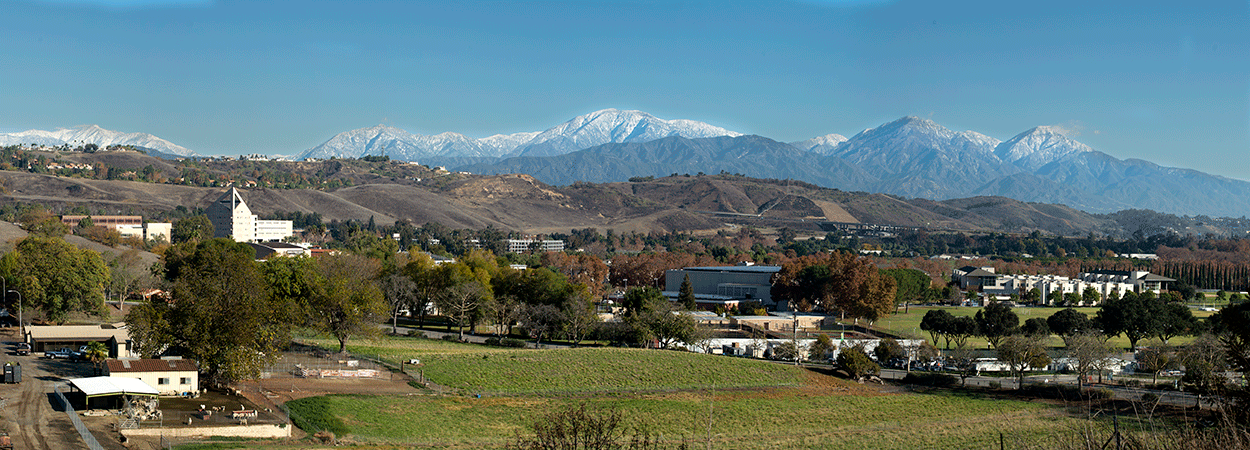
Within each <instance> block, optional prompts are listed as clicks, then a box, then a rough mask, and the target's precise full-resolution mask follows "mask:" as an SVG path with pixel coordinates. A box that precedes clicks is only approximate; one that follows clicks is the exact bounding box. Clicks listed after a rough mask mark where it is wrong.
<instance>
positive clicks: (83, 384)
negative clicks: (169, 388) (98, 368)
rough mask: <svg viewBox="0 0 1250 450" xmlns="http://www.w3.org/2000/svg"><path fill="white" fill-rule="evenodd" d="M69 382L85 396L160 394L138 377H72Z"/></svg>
mask: <svg viewBox="0 0 1250 450" xmlns="http://www.w3.org/2000/svg"><path fill="white" fill-rule="evenodd" d="M69 383H70V384H72V385H74V387H76V388H78V390H80V391H82V393H83V394H86V395H87V398H91V397H99V396H102V395H121V394H126V395H160V394H161V393H160V391H157V390H156V388H154V387H152V386H148V384H147V383H145V382H143V380H140V379H138V378H114V377H91V378H72V379H70V380H69Z"/></svg>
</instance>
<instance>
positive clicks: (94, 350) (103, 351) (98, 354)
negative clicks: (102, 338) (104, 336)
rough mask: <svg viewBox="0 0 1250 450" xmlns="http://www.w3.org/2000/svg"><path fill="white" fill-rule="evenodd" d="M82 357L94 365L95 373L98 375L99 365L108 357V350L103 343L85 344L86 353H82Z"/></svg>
mask: <svg viewBox="0 0 1250 450" xmlns="http://www.w3.org/2000/svg"><path fill="white" fill-rule="evenodd" d="M84 356H86V357H87V360H89V361H91V363H92V364H94V365H95V369H96V373H99V372H100V363H102V362H104V360H105V359H108V357H109V348H108V346H106V345H104V343H103V342H99V341H95V342H90V343H88V344H87V351H86V352H84Z"/></svg>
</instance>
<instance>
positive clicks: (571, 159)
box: [0, 109, 1250, 217]
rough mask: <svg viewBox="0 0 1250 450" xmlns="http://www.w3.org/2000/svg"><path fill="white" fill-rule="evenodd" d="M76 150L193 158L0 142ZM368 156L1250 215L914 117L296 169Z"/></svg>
mask: <svg viewBox="0 0 1250 450" xmlns="http://www.w3.org/2000/svg"><path fill="white" fill-rule="evenodd" d="M75 142H79V143H86V142H95V143H97V144H99V145H111V144H122V145H135V146H138V147H143V148H148V149H154V150H157V151H159V152H164V153H171V154H176V155H194V152H191V151H190V150H187V149H185V148H183V147H180V146H177V145H174V144H172V143H169V142H168V141H165V140H163V139H160V138H157V137H155V136H152V135H148V134H142V133H118V132H113V131H108V130H104V129H101V128H99V127H97V126H83V127H75V128H70V129H60V130H57V131H55V132H46V131H37V130H32V131H27V132H23V133H10V134H0V145H8V144H16V143H39V144H45V145H60V144H63V143H70V144H72V143H75ZM365 155H386V156H389V157H390V158H392V159H396V160H403V161H411V162H420V163H423V164H426V165H429V166H444V167H447V168H448V169H452V170H458V171H468V172H472V173H479V174H508V173H518V174H528V175H532V176H534V177H536V178H537V179H539V180H541V181H543V182H545V183H548V184H552V185H569V184H572V183H574V182H577V181H587V182H598V183H605V182H620V181H626V180H628V179H630V178H635V177H647V176H652V177H663V176H668V175H671V174H675V173H677V174H681V173H692V174H693V173H698V172H703V173H709V174H715V173H734V174H743V175H747V176H750V177H756V178H777V179H795V180H800V181H805V182H809V183H813V184H816V185H820V186H824V187H831V188H837V189H842V190H848V191H866V192H875V193H885V194H891V195H895V196H900V197H905V198H924V199H934V200H947V199H954V198H965V197H975V196H1003V197H1008V198H1013V199H1017V200H1021V201H1027V202H1038V203H1059V204H1064V205H1069V206H1071V207H1074V208H1078V209H1080V210H1083V211H1088V212H1094V213H1106V212H1113V211H1120V210H1125V209H1133V208H1142V209H1151V210H1155V211H1161V212H1167V213H1173V214H1187V215H1210V216H1229V217H1236V216H1244V215H1248V214H1250V182H1245V181H1241V180H1235V179H1231V178H1226V177H1221V176H1216V175H1210V174H1206V173H1203V172H1199V171H1195V170H1189V169H1178V168H1170V167H1163V166H1159V165H1157V164H1154V163H1151V162H1149V161H1144V160H1139V159H1126V160H1121V159H1118V158H1115V157H1113V156H1111V155H1108V154H1106V153H1102V152H1099V151H1097V150H1095V149H1093V148H1090V147H1089V146H1087V145H1085V144H1082V143H1080V142H1078V141H1076V140H1075V139H1072V138H1071V137H1069V136H1066V135H1064V133H1063V130H1061V129H1059V128H1056V127H1046V126H1039V127H1035V128H1032V129H1030V130H1027V131H1025V132H1022V133H1020V134H1018V135H1016V136H1014V137H1011V138H1010V139H1007V140H1005V141H1001V140H999V139H997V138H994V137H991V136H987V135H985V134H981V133H978V132H975V131H953V130H950V129H947V128H946V127H943V126H941V125H939V124H937V123H935V122H933V121H931V120H927V119H921V118H917V117H904V118H901V119H898V120H895V121H892V122H890V123H886V124H883V125H881V126H878V127H875V128H870V129H867V130H864V131H862V132H860V133H858V134H855V135H854V136H851V137H850V138H847V137H845V136H842V135H838V134H828V135H824V136H818V137H814V138H812V139H808V140H805V141H799V142H790V143H783V142H778V141H774V140H772V139H768V138H766V137H761V136H747V135H743V134H741V133H738V132H734V131H731V130H727V129H724V128H720V127H716V126H713V125H709V124H706V123H703V122H697V121H692V120H666V119H660V118H658V117H655V116H653V115H651V114H648V113H645V112H641V111H626V110H617V109H605V110H600V111H595V112H593V113H590V114H586V115H582V116H578V117H575V118H573V119H571V120H569V121H567V122H565V123H562V124H559V125H557V126H554V127H551V128H549V129H547V130H544V131H535V132H522V133H514V134H506V135H505V134H500V135H494V136H489V137H485V138H471V137H467V136H465V135H462V134H458V133H452V132H446V133H441V134H436V135H420V134H413V133H409V132H407V131H404V130H401V129H398V128H394V127H389V126H384V125H378V126H374V127H368V128H361V129H357V130H352V131H346V132H342V133H338V134H336V135H335V136H333V137H332V138H330V139H329V140H327V141H326V142H324V143H322V144H321V145H318V146H316V147H313V148H310V149H308V150H306V151H304V152H302V153H300V154H299V155H298V156H296V157H295V159H300V160H309V159H329V158H359V157H361V156H365Z"/></svg>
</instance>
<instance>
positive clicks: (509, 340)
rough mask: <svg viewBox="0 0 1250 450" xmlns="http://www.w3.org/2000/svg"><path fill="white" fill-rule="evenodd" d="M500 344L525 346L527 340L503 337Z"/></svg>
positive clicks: (516, 346) (513, 346) (514, 346)
mask: <svg viewBox="0 0 1250 450" xmlns="http://www.w3.org/2000/svg"><path fill="white" fill-rule="evenodd" d="M499 345H501V346H504V347H512V348H525V341H522V340H520V339H513V338H503V339H500V340H499Z"/></svg>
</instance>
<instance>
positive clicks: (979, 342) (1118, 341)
mask: <svg viewBox="0 0 1250 450" xmlns="http://www.w3.org/2000/svg"><path fill="white" fill-rule="evenodd" d="M931 309H944V310H946V312H948V313H950V314H951V315H953V316H956V317H959V316H974V315H976V313H977V311H980V310H981V308H972V307H960V306H933V307H930V306H912V307H911V309H910V311H908V312H907V313H902V312H899V313H898V314H893V315H890V316H886V317H885V318H883V319H881V320H879V321H877V324H876V325H877V326H878V327H880V328H882V329H885V330H887V331H889V332H891V333H894V334H897V335H901V336H913V337H915V338H917V339H922V338H923V339H925V340H927V341H929V342H930V343H932V344H933V345H935V346H937V347H938V348H946V340H945V339H939V341H938V342H933V339H931V337H930V336H929V333H928V332H926V331H924V330H921V329H920V321H921V320H922V319H924V315H925V313H926V312H928V311H929V310H931ZM1062 309H1065V308H1054V307H1043V308H1038V307H1017V308H1012V309H1011V310H1012V312H1015V313H1016V316H1018V317H1019V318H1020V324H1021V325H1023V324H1024V321H1026V320H1029V319H1032V318H1035V317H1039V318H1042V319H1045V318H1047V317H1050V316H1051V315H1052V314H1054V313H1056V312H1059V310H1062ZM1076 310H1077V311H1080V312H1082V313H1085V315H1087V316H1089V317H1090V318H1091V319H1092V318H1094V315H1095V314H1098V308H1076ZM1193 313H1194V317H1199V318H1202V317H1207V316H1210V315H1211V313H1210V312H1207V311H1193ZM1192 340H1193V338H1192V337H1189V336H1179V337H1175V338H1172V339H1171V340H1170V341H1169V342H1170V343H1172V344H1186V343H1189V342H1190V341H1192ZM1109 342H1111V343H1112V344H1113V345H1116V346H1119V347H1122V348H1126V349H1127V348H1128V338H1126V337H1124V336H1116V337H1113V338H1111V340H1110V341H1109ZM1047 343H1048V344H1049V345H1050V346H1052V347H1063V339H1061V338H1059V337H1058V336H1051V337H1050V340H1049V341H1047ZM951 345H954V344H951ZM968 345H970V346H972V347H974V348H986V347H987V346H988V345H989V344H988V343H987V342H986V341H985V339H984V338H979V337H972V338H969V339H968Z"/></svg>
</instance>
